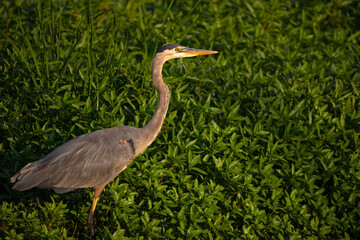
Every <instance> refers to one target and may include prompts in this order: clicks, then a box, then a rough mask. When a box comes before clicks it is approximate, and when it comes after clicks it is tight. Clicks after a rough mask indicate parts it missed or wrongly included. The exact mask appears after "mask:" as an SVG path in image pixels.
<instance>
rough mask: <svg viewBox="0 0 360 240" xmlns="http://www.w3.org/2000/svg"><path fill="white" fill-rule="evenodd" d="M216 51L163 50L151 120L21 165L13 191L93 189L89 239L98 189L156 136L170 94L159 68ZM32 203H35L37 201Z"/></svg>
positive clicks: (155, 69)
mask: <svg viewBox="0 0 360 240" xmlns="http://www.w3.org/2000/svg"><path fill="white" fill-rule="evenodd" d="M215 53H217V52H216V51H210V50H203V49H193V48H186V47H183V46H180V45H177V44H165V45H163V46H162V47H161V48H160V49H159V50H158V52H157V53H156V55H155V57H154V59H153V64H152V80H153V84H154V87H155V88H156V89H157V90H158V91H159V103H158V107H157V109H156V111H155V114H154V115H153V117H152V118H151V120H150V121H149V122H148V123H147V124H146V125H145V126H144V127H142V128H135V127H128V126H119V127H114V128H108V129H104V130H98V131H95V132H92V133H88V134H84V135H81V136H79V137H77V138H75V139H72V140H70V141H68V142H66V143H64V144H63V145H61V146H60V147H58V148H56V149H55V150H54V151H52V152H51V153H49V154H48V155H47V156H46V157H44V158H42V159H40V160H38V161H36V162H32V163H29V164H27V165H26V166H25V167H24V168H22V169H21V170H20V171H19V172H18V173H17V174H15V175H14V176H13V177H12V178H11V182H12V183H15V184H14V186H13V189H14V190H18V191H24V190H28V189H33V188H35V187H37V188H50V189H53V190H55V192H56V193H65V192H69V191H72V190H74V189H78V188H87V187H93V188H94V189H95V194H94V200H93V203H92V206H91V209H90V213H89V217H88V227H89V229H90V231H91V233H92V235H94V228H93V214H94V211H95V207H96V203H97V201H98V198H99V196H100V194H101V191H102V190H103V188H104V187H105V186H106V184H108V183H109V182H111V181H112V180H113V179H114V178H115V177H116V176H117V175H118V174H119V173H121V172H122V171H123V170H124V169H125V168H126V167H127V166H128V164H129V163H130V162H131V161H132V160H133V159H134V158H135V157H136V156H137V155H139V154H140V153H141V152H142V151H144V150H145V149H146V148H147V147H148V146H149V145H150V144H151V143H152V142H153V141H154V140H155V138H156V136H157V135H158V134H159V132H160V129H161V126H162V124H163V123H164V119H165V116H166V112H167V109H168V105H169V101H170V92H169V88H168V87H167V85H166V84H165V83H164V81H163V79H162V75H161V71H162V67H163V65H164V63H165V62H166V61H167V60H169V59H173V58H181V57H194V56H197V55H208V54H215ZM37 203H38V199H37Z"/></svg>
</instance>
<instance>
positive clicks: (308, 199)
mask: <svg viewBox="0 0 360 240" xmlns="http://www.w3.org/2000/svg"><path fill="white" fill-rule="evenodd" d="M359 9H360V6H359V3H357V2H356V1H345V2H344V1H321V2H315V1H314V2H306V1H270V2H266V1H219V2H214V1H209V2H208V1H203V2H200V1H191V0H189V1H182V2H181V3H180V2H177V1H169V2H160V1H153V2H149V1H120V2H117V1H99V2H96V1H76V2H75V3H73V2H72V1H55V0H53V1H3V2H1V5H0V18H1V21H0V26H1V28H0V29H1V30H0V32H1V38H0V54H1V61H0V83H1V86H0V89H1V94H0V109H1V111H0V116H1V118H0V119H1V125H0V126H1V127H0V135H1V136H2V141H1V145H0V154H1V155H0V164H1V169H2V170H1V172H0V173H1V174H0V177H1V180H2V182H3V184H2V185H1V194H0V197H1V200H2V204H1V211H0V237H1V238H4V239H22V238H26V239H28V238H33V239H38V238H45V239H49V238H56V239H57V238H59V236H62V237H64V238H78V239H90V238H91V237H90V234H89V232H88V230H87V228H86V221H87V214H88V211H89V208H90V206H91V200H92V198H91V197H92V194H93V193H92V190H91V189H82V190H77V191H74V192H72V193H68V194H64V195H57V194H54V193H53V192H52V191H50V190H40V191H39V195H40V200H41V202H42V207H41V208H40V209H39V210H38V209H37V208H36V204H35V201H34V199H33V195H32V193H31V191H27V192H16V191H13V190H11V186H12V185H11V184H10V181H9V179H10V177H11V176H12V175H13V174H15V173H16V172H17V171H18V170H19V169H20V168H21V167H23V166H24V165H26V164H27V163H28V162H31V161H36V160H38V159H40V158H41V157H43V156H45V155H46V154H47V153H49V152H50V151H51V150H53V149H54V148H56V147H57V146H59V145H61V144H62V143H63V142H65V141H68V140H70V139H72V138H74V137H76V136H79V135H81V134H84V133H87V132H90V131H94V130H97V129H102V128H107V127H112V126H117V125H130V126H136V127H141V126H143V125H144V124H145V123H146V122H147V121H148V120H149V119H150V118H151V116H152V114H153V112H154V111H155V109H156V105H157V97H158V95H157V93H156V91H155V90H154V88H153V86H152V84H151V76H150V74H151V60H152V57H153V56H154V53H155V52H156V50H157V48H158V47H160V46H161V45H162V44H164V43H167V42H173V43H178V44H182V45H185V46H189V47H195V48H204V49H214V50H217V51H219V54H218V55H216V56H215V55H214V56H208V57H197V58H192V59H181V60H172V61H171V62H169V63H166V65H165V66H164V70H163V76H164V78H165V81H166V82H167V83H168V84H169V88H170V90H171V96H172V98H171V102H170V106H169V111H168V114H167V118H166V120H165V123H164V126H163V128H162V131H161V133H160V135H159V136H158V138H157V139H156V140H155V142H154V143H153V144H152V145H151V146H150V147H149V148H148V149H147V150H146V151H145V152H144V153H143V154H141V155H140V156H139V157H137V158H136V160H135V161H134V162H133V163H132V164H131V165H130V166H129V167H128V168H127V169H126V170H125V171H124V172H123V173H122V174H120V175H119V177H117V178H116V179H115V180H114V181H113V182H112V183H110V184H109V185H108V186H107V187H106V189H105V191H104V193H103V194H102V195H101V198H100V201H99V203H98V207H97V209H96V213H95V217H94V220H95V225H96V226H95V231H96V232H97V236H96V237H97V238H99V239H104V238H105V239H111V238H114V239H125V238H129V239H150V238H152V239H158V238H165V239H248V238H249V239H250V238H255V239H256V238H279V239H284V238H285V239H305V238H311V239H313V238H318V239H357V238H360V227H359V224H358V222H359V219H360V214H359V213H360V209H359V208H360V205H359V202H360V201H359V198H360V191H359V181H360V161H359V160H360V151H359V149H360V146H359V145H360V144H359V141H360V140H359V135H360V110H359V98H360V90H359V89H360V65H359V62H360V59H359V56H360V47H359V41H360V32H359V26H360V18H359V14H360V10H359Z"/></svg>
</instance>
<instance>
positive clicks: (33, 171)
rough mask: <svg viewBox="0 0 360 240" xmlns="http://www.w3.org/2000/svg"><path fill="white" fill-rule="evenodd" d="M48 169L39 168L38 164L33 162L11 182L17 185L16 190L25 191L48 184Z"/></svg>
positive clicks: (14, 187)
mask: <svg viewBox="0 0 360 240" xmlns="http://www.w3.org/2000/svg"><path fill="white" fill-rule="evenodd" d="M47 172H48V168H41V167H39V163H38V162H32V163H29V164H27V165H26V166H25V167H23V168H22V169H21V170H20V171H19V172H18V173H17V174H15V175H14V176H13V177H12V178H10V181H11V182H12V183H15V185H14V186H13V187H12V189H14V190H18V191H25V190H28V189H31V188H34V187H37V186H38V185H40V184H42V183H44V182H46V181H47V180H48V179H49V175H48V174H47Z"/></svg>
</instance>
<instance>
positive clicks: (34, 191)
mask: <svg viewBox="0 0 360 240" xmlns="http://www.w3.org/2000/svg"><path fill="white" fill-rule="evenodd" d="M32 190H33V193H34V196H35V202H36V205H37V207H38V208H39V207H40V201H39V197H38V195H37V191H36V188H33V189H32Z"/></svg>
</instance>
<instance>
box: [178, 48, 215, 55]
mask: <svg viewBox="0 0 360 240" xmlns="http://www.w3.org/2000/svg"><path fill="white" fill-rule="evenodd" d="M181 52H183V53H185V55H190V56H197V55H209V54H216V53H218V51H212V50H205V49H196V48H183V49H181Z"/></svg>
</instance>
